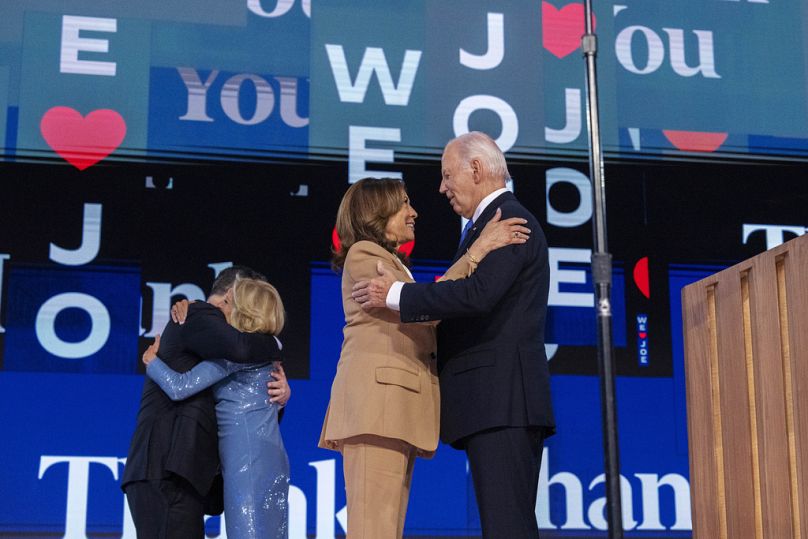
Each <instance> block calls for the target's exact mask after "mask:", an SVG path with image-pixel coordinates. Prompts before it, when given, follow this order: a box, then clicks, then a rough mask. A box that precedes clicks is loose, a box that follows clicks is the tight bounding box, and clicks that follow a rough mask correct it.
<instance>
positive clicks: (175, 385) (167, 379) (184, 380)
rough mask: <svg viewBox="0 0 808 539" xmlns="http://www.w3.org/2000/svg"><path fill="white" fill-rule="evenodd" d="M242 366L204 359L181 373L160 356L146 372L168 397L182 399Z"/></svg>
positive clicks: (219, 360)
mask: <svg viewBox="0 0 808 539" xmlns="http://www.w3.org/2000/svg"><path fill="white" fill-rule="evenodd" d="M240 368H243V367H240V366H239V365H238V364H236V363H231V362H229V361H227V360H224V359H215V360H209V361H203V362H201V363H199V364H198V365H197V366H196V367H194V368H193V369H191V370H190V371H188V372H183V373H179V372H177V371H174V370H172V369H171V368H169V366H168V365H166V364H165V363H164V362H163V361H162V360H161V359H160V358H159V357H158V358H156V359H155V360H154V361H152V362H151V363H149V365H148V366H147V367H146V374H147V375H148V376H149V378H151V379H152V380H154V382H155V383H156V384H157V385H158V386H160V389H162V390H163V393H165V394H166V395H168V398H170V399H171V400H173V401H180V400H183V399H187V398H188V397H190V396H191V395H196V394H197V393H199V392H200V391H202V390H204V389H207V388H209V387H210V386H212V385H213V384H215V383H216V382H218V381H219V380H222V379H223V378H226V377H227V376H228V375H230V374H231V373H233V372H236V371H237V370H239V369H240Z"/></svg>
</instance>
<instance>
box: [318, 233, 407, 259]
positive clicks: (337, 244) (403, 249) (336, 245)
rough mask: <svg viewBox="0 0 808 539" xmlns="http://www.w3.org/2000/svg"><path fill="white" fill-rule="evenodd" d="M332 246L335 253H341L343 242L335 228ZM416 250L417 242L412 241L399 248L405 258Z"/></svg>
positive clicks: (332, 234)
mask: <svg viewBox="0 0 808 539" xmlns="http://www.w3.org/2000/svg"><path fill="white" fill-rule="evenodd" d="M331 245H332V246H333V247H334V251H339V250H340V247H341V246H342V242H341V241H340V239H339V234H337V227H334V228H333V229H332V230H331ZM414 248H415V240H412V241H408V242H407V243H404V244H402V245H401V246H400V247H399V248H398V251H399V252H400V253H403V254H404V256H410V255H411V254H412V250H413V249H414Z"/></svg>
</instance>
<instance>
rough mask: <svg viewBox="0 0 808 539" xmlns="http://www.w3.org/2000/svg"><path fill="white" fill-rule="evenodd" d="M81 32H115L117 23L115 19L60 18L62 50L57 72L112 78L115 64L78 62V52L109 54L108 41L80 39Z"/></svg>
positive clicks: (69, 16) (88, 61)
mask: <svg viewBox="0 0 808 539" xmlns="http://www.w3.org/2000/svg"><path fill="white" fill-rule="evenodd" d="M82 30H89V31H92V32H117V31H118V21H117V20H116V19H102V18H98V17H75V16H72V15H65V16H64V17H62V48H61V56H60V59H59V72H60V73H76V74H79V75H103V76H106V77H114V76H115V71H116V68H117V65H116V63H115V62H102V61H97V60H79V52H80V51H87V52H109V41H108V40H106V39H90V38H86V37H80V35H79V34H80V33H81V31H82Z"/></svg>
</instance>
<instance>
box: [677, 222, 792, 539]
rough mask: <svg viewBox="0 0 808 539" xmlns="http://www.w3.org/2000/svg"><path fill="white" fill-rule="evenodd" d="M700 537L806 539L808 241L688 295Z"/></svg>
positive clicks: (691, 429)
mask: <svg viewBox="0 0 808 539" xmlns="http://www.w3.org/2000/svg"><path fill="white" fill-rule="evenodd" d="M682 311H683V312H682V316H683V317H684V337H685V372H686V376H687V426H688V436H689V455H690V489H691V503H692V509H693V537H694V538H695V539H724V538H727V539H741V538H746V537H750V538H756V539H760V538H765V539H790V538H801V539H808V235H805V236H801V237H799V238H796V239H794V240H792V241H789V242H788V243H784V244H783V245H780V246H778V247H775V248H774V249H771V250H769V251H766V252H765V253H763V254H760V255H758V256H756V257H754V258H751V259H749V260H746V261H744V262H741V263H740V264H737V265H735V266H732V267H731V268H727V269H725V270H723V271H721V272H719V273H717V274H715V275H712V276H710V277H707V278H706V279H702V280H701V281H698V282H696V283H693V284H691V285H688V286H686V287H685V288H684V289H682Z"/></svg>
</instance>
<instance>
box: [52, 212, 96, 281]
mask: <svg viewBox="0 0 808 539" xmlns="http://www.w3.org/2000/svg"><path fill="white" fill-rule="evenodd" d="M102 209H103V208H102V205H101V204H84V219H83V222H82V226H81V245H80V246H79V248H78V249H63V248H61V247H59V246H58V245H56V244H54V243H51V244H50V251H49V256H50V259H51V260H53V261H54V262H56V263H57V264H64V265H66V266H80V265H82V264H87V263H88V262H91V261H92V260H93V259H94V258H95V257H96V256H98V250H99V249H100V248H101V211H102Z"/></svg>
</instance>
